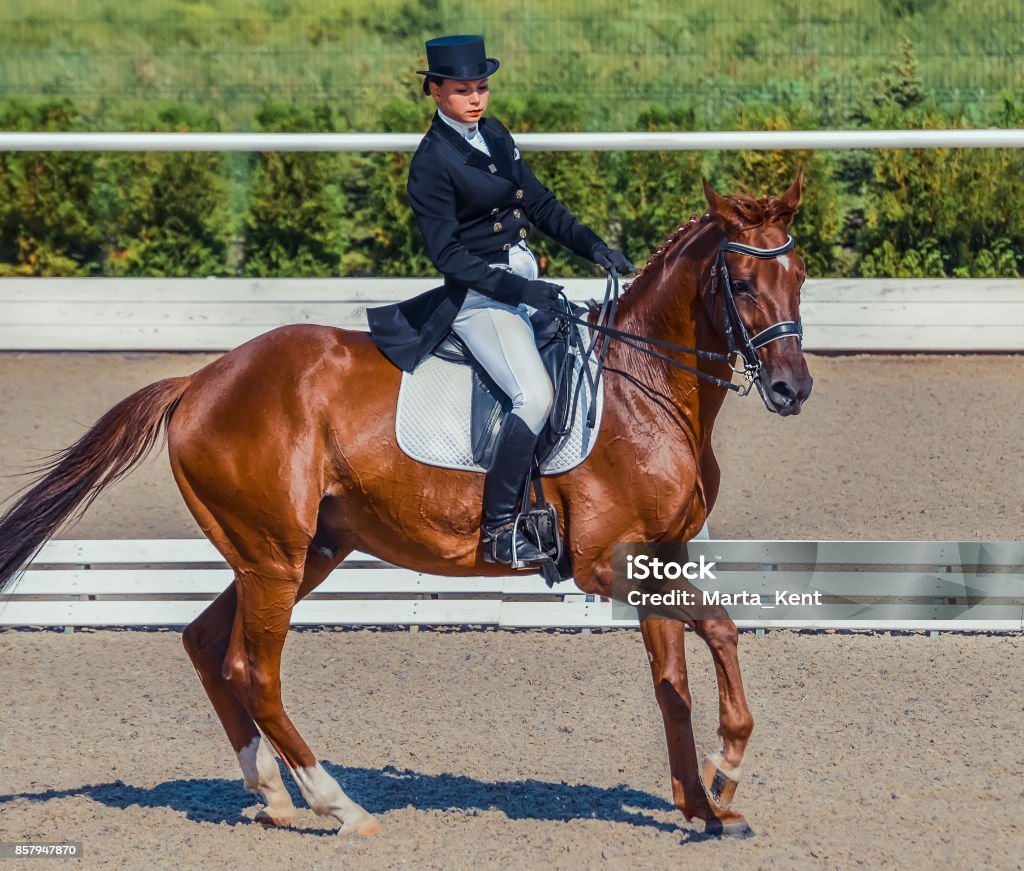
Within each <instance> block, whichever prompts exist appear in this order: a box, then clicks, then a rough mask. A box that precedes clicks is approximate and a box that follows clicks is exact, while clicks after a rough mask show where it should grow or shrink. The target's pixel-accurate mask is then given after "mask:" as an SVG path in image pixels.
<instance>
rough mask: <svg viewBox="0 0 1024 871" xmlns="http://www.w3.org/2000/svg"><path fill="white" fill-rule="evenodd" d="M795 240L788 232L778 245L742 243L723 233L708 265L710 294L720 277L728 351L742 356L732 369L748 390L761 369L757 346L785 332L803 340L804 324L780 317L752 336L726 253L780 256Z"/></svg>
mask: <svg viewBox="0 0 1024 871" xmlns="http://www.w3.org/2000/svg"><path fill="white" fill-rule="evenodd" d="M794 244H795V243H794V242H793V237H792V236H788V235H787V236H786V242H785V244H783V245H780V246H779V247H778V248H757V247H755V246H754V245H743V244H742V243H740V242H730V241H728V240H727V239H726V238H725V237H724V236H723V237H722V241H721V242H720V243H719V244H718V255H717V257H716V258H715V262H714V264H713V265H712V267H711V295H712V296H714V294H715V293H716V292H717V291H718V281H719V278H721V283H722V300H723V305H722V320H723V330H724V332H725V336H726V339H727V340H728V342H729V353H730V354H738V355H739V356H740V357H741V358H742V359H743V370H742V371H740V370H737V369H734V370H733V371H734V372H736V373H737V374H738V375H742V376H743V377H744V378H745V379H746V382H747V390H749V389H750V385H751V384H752V383H753V382H754V381H755V379H756V378H757V376H758V375H759V374H760V372H761V360H760V359H759V358H758V356H757V352H758V350H759V349H761V348H763V347H764V346H765V345H769V344H771V343H772V342H777V341H778V340H779V339H784V338H786V336H796V339H797V341H798V342H799V343H801V344H803V339H804V328H803V322H802V320H797V321H779V322H778V323H776V324H772V325H771V326H770V327H766V328H765V329H763V330H761V332H759V333H757V334H756V335H754V336H751V335H750V334H749V333H748V332H747V327H746V325H745V324H744V323H743V319H742V318H741V317H740V312H739V309H738V308H737V307H736V297H735V295H734V294H733V289H732V278H731V277H730V275H729V266H728V264H727V263H726V262H725V255H726V254H727V253H729V252H732V253H734V254H743V255H745V256H747V257H756V258H757V259H758V260H774V259H775V258H776V257H781V256H782V255H783V254H788V253H789V252H790V251H792V250H793V247H794ZM744 392H746V391H744Z"/></svg>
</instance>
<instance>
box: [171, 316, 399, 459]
mask: <svg viewBox="0 0 1024 871" xmlns="http://www.w3.org/2000/svg"><path fill="white" fill-rule="evenodd" d="M400 376H401V373H400V372H399V371H398V370H397V369H395V367H394V366H392V364H391V363H389V362H388V360H387V358H385V357H384V355H383V354H381V353H380V351H378V350H377V348H376V346H375V345H374V344H373V341H372V339H371V338H370V334H369V333H367V332H362V331H357V330H345V329H340V328H337V327H329V326H320V325H317V324H293V325H289V326H284V327H278V328H277V329H274V330H270V331H269V332H266V333H263V334H262V335H259V336H257V337H255V338H254V339H251V340H250V341H248V342H246V343H244V344H242V345H239V346H238V347H237V348H235V349H233V350H231V351H229V352H228V353H226V354H224V355H223V356H221V357H219V358H217V359H216V360H214V361H213V362H211V363H210V364H208V365H207V366H205V367H204V368H202V369H200V370H199V371H198V372H196V373H195V374H194V375H193V376H192V379H191V383H190V385H189V387H188V389H187V390H186V391H185V393H184V395H183V396H182V397H181V400H180V402H179V404H178V407H177V409H176V410H175V412H174V416H173V418H172V420H171V424H170V427H169V428H168V438H169V443H170V446H171V449H172V452H173V451H182V450H186V449H187V448H188V446H189V445H194V446H195V447H196V448H197V449H205V448H206V447H208V445H209V444H210V441H211V439H213V440H215V441H216V442H217V443H218V444H221V445H225V446H227V447H229V448H235V447H238V446H244V447H245V448H246V449H251V450H253V451H254V452H261V451H266V450H267V449H268V447H272V446H274V445H279V444H281V445H283V444H284V443H286V442H287V443H296V442H301V443H303V444H305V445H306V447H307V448H308V449H313V448H314V447H322V446H315V445H313V444H310V440H311V439H312V438H313V437H314V436H316V435H318V434H319V435H320V436H321V437H326V433H324V425H323V424H324V421H325V420H326V419H328V418H329V417H334V416H335V414H336V412H337V410H338V408H339V406H343V407H347V408H350V409H351V410H352V411H353V413H359V412H360V411H362V412H363V413H367V414H368V413H371V411H370V408H369V407H367V406H370V405H373V404H374V403H380V402H382V401H383V400H384V398H385V397H388V396H390V397H392V400H391V404H392V406H393V397H394V396H395V395H397V388H398V383H399V379H400Z"/></svg>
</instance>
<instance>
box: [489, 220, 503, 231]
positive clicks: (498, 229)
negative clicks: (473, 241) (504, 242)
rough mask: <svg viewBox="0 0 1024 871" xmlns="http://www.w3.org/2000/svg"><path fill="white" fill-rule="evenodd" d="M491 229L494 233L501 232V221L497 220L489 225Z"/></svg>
mask: <svg viewBox="0 0 1024 871" xmlns="http://www.w3.org/2000/svg"><path fill="white" fill-rule="evenodd" d="M491 229H492V230H494V232H495V233H500V232H501V222H500V221H498V222H497V223H495V225H494V226H493V227H491Z"/></svg>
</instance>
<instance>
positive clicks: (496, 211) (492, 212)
mask: <svg viewBox="0 0 1024 871" xmlns="http://www.w3.org/2000/svg"><path fill="white" fill-rule="evenodd" d="M499 211H501V210H500V209H491V214H492V215H496V214H498V212H499ZM516 217H517V218H518V217H519V215H516Z"/></svg>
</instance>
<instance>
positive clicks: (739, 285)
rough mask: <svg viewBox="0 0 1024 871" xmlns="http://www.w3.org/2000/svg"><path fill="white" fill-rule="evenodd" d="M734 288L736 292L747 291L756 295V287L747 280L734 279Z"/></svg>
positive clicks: (748, 293) (750, 294) (747, 293)
mask: <svg viewBox="0 0 1024 871" xmlns="http://www.w3.org/2000/svg"><path fill="white" fill-rule="evenodd" d="M732 288H733V290H734V291H736V293H745V294H746V295H747V296H753V295H754V288H753V287H751V286H750V285H749V284H747V283H746V282H745V281H733V283H732Z"/></svg>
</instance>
